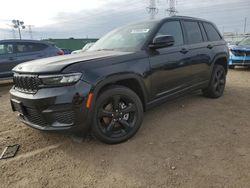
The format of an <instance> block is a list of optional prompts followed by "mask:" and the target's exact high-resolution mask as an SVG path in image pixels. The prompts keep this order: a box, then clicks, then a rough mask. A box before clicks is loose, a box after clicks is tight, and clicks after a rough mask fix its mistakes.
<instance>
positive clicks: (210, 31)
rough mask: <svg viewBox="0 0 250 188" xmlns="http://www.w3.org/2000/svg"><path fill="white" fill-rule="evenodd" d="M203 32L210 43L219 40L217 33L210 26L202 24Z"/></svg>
mask: <svg viewBox="0 0 250 188" xmlns="http://www.w3.org/2000/svg"><path fill="white" fill-rule="evenodd" d="M203 25H204V27H205V30H206V32H207V36H208V39H209V40H210V41H218V40H221V36H220V34H219V33H218V31H217V30H216V29H215V28H214V26H213V25H212V24H209V23H203Z"/></svg>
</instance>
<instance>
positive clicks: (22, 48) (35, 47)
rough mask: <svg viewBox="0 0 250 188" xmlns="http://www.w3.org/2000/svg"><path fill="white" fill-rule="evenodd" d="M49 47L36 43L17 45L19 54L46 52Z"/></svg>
mask: <svg viewBox="0 0 250 188" xmlns="http://www.w3.org/2000/svg"><path fill="white" fill-rule="evenodd" d="M46 47H47V46H46V45H45V44H38V43H37V44H36V43H28V42H27V43H19V44H17V52H18V53H25V52H36V51H40V50H44V49H45V48H46Z"/></svg>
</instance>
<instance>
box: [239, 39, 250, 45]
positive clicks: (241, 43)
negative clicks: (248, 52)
mask: <svg viewBox="0 0 250 188" xmlns="http://www.w3.org/2000/svg"><path fill="white" fill-rule="evenodd" d="M239 45H250V37H248V38H244V39H243V40H242V41H240V42H239Z"/></svg>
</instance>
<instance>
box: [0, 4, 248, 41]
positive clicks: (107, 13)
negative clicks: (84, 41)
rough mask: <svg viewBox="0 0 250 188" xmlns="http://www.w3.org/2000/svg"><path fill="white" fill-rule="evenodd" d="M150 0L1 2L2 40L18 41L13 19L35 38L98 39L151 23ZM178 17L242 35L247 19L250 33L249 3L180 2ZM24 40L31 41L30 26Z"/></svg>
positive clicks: (160, 13)
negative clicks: (205, 21) (130, 26)
mask: <svg viewBox="0 0 250 188" xmlns="http://www.w3.org/2000/svg"><path fill="white" fill-rule="evenodd" d="M148 5H149V0H129V1H128V0H70V1H69V0H67V1H63V0H61V1H53V0H42V1H34V0H8V1H3V2H1V11H0V40H1V39H7V38H15V37H16V38H17V37H18V33H17V31H15V32H13V30H12V27H11V24H12V23H11V20H13V19H19V20H22V21H24V23H25V25H31V28H32V37H33V38H35V39H45V38H70V37H74V38H86V37H88V38H99V37H101V36H102V35H104V34H105V33H107V32H108V31H111V30H112V29H114V28H115V27H119V26H122V25H124V24H127V23H129V22H135V21H141V20H148V19H149V14H148V13H147V10H146V7H147V6H148ZM156 6H157V8H158V9H159V11H158V14H157V15H156V18H163V17H166V16H168V15H167V14H166V12H165V9H167V8H168V4H167V0H156ZM176 9H177V10H178V15H184V16H194V17H200V18H204V19H208V20H210V21H213V22H214V23H215V24H216V25H217V26H218V28H219V29H220V31H221V32H238V33H242V32H243V30H244V29H243V28H244V20H245V17H246V18H247V32H250V14H249V12H250V0H177V3H176ZM22 35H23V38H30V37H31V35H30V33H29V29H28V27H26V29H24V30H22Z"/></svg>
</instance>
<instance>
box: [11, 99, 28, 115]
mask: <svg viewBox="0 0 250 188" xmlns="http://www.w3.org/2000/svg"><path fill="white" fill-rule="evenodd" d="M11 107H12V110H13V111H14V112H15V111H16V112H19V113H20V114H22V115H24V114H25V111H24V107H23V105H22V102H20V101H18V100H15V99H11Z"/></svg>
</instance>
